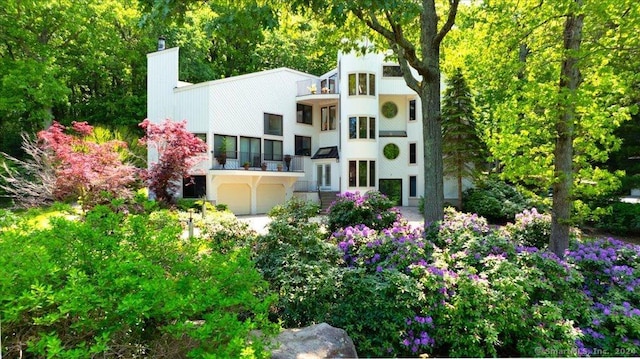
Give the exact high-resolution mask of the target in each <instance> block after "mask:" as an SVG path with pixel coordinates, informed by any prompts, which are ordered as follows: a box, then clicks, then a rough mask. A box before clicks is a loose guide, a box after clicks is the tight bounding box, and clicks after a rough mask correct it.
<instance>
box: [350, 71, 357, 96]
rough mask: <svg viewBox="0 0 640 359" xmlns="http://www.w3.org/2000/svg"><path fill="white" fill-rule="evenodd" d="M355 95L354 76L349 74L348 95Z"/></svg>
mask: <svg viewBox="0 0 640 359" xmlns="http://www.w3.org/2000/svg"><path fill="white" fill-rule="evenodd" d="M355 94H356V74H349V95H355Z"/></svg>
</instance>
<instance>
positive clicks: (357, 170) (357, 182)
mask: <svg viewBox="0 0 640 359" xmlns="http://www.w3.org/2000/svg"><path fill="white" fill-rule="evenodd" d="M375 183H376V161H366V160H360V161H349V187H374V186H375Z"/></svg>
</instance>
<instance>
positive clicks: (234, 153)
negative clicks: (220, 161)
mask: <svg viewBox="0 0 640 359" xmlns="http://www.w3.org/2000/svg"><path fill="white" fill-rule="evenodd" d="M223 137H224V138H226V139H227V158H231V159H236V158H238V137H236V136H231V135H223V134H219V133H216V134H214V135H213V156H214V157H216V158H217V157H219V156H220V153H219V152H218V147H220V142H222V138H223Z"/></svg>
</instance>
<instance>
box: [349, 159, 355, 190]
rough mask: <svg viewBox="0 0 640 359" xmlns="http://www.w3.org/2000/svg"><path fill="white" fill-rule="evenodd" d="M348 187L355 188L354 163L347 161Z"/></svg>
mask: <svg viewBox="0 0 640 359" xmlns="http://www.w3.org/2000/svg"><path fill="white" fill-rule="evenodd" d="M349 187H356V161H349Z"/></svg>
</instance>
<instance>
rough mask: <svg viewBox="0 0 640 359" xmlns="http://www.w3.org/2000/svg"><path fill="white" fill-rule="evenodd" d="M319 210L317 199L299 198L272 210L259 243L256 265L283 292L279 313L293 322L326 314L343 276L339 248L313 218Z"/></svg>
mask: <svg viewBox="0 0 640 359" xmlns="http://www.w3.org/2000/svg"><path fill="white" fill-rule="evenodd" d="M286 209H289V210H291V212H287V211H286ZM315 213H317V207H315V205H311V204H309V205H307V204H304V203H303V202H301V201H299V200H292V201H291V202H288V203H287V204H285V205H284V206H283V207H278V208H276V209H274V210H272V211H271V213H270V215H272V219H273V220H272V222H271V223H270V224H269V232H268V234H266V235H263V236H258V238H257V243H256V245H255V246H254V256H255V258H254V260H255V262H256V267H257V268H258V269H259V270H260V272H262V274H263V275H264V278H265V279H266V280H267V281H268V282H269V283H270V287H271V289H272V290H273V291H275V292H276V293H279V295H280V297H279V301H278V303H277V305H276V309H275V313H274V315H276V316H277V318H278V319H279V320H282V321H283V324H284V325H285V326H287V327H300V326H305V325H309V324H311V323H317V322H320V321H323V320H325V319H326V318H325V313H328V312H329V310H328V309H329V306H330V305H331V303H332V300H333V299H332V298H334V297H335V295H334V291H335V283H336V282H337V281H339V275H340V272H339V271H338V269H337V266H336V264H337V263H338V261H339V259H340V257H339V253H338V251H337V249H336V247H335V246H333V245H332V244H330V243H328V242H326V241H325V240H324V237H325V235H324V233H323V232H322V231H320V225H319V224H318V223H317V222H313V221H310V218H311V216H312V215H315Z"/></svg>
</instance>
